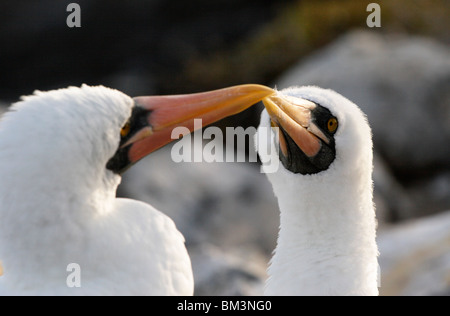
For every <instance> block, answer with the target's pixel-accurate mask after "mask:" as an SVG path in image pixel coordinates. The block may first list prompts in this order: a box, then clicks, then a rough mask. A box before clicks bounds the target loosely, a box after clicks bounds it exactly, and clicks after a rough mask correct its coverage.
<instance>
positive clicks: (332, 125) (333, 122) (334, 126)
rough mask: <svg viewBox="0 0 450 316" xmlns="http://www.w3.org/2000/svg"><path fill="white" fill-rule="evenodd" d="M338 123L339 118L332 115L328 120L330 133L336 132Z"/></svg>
mask: <svg viewBox="0 0 450 316" xmlns="http://www.w3.org/2000/svg"><path fill="white" fill-rule="evenodd" d="M338 125H339V124H338V120H337V119H336V118H335V117H332V118H330V119H329V120H328V123H327V129H328V131H329V132H330V133H334V132H336V130H337V128H338Z"/></svg>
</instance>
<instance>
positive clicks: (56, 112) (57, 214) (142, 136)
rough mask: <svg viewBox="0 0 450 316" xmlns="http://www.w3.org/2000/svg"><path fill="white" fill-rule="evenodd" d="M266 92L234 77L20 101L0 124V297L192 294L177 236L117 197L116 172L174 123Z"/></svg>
mask: <svg viewBox="0 0 450 316" xmlns="http://www.w3.org/2000/svg"><path fill="white" fill-rule="evenodd" d="M271 93H272V91H271V90H270V89H268V88H264V87H260V86H253V85H245V86H237V87H232V88H227V89H222V90H218V91H212V92H207V93H202V94H194V95H182V96H155V97H138V98H135V99H132V98H130V97H128V96H127V95H125V94H123V93H121V92H119V91H117V90H112V89H109V88H105V87H101V86H99V87H89V86H86V85H83V86H82V87H81V88H76V87H71V88H67V89H61V90H55V91H50V92H39V91H37V92H35V93H34V95H32V96H28V97H23V98H22V101H20V102H17V103H16V104H14V105H13V106H12V107H11V108H10V110H9V111H8V112H7V113H6V114H4V115H3V117H2V118H1V121H0V259H1V262H2V266H0V275H1V274H2V273H3V275H2V276H0V294H3V295H134V294H137V295H192V294H193V288H194V285H193V276H192V268H191V262H190V258H189V256H188V253H187V250H186V247H185V244H184V238H183V236H182V235H181V233H180V232H179V231H178V230H177V229H176V227H175V225H174V223H173V221H172V220H171V219H170V218H168V217H167V216H165V215H163V214H162V213H161V212H159V211H157V210H156V209H154V208H153V207H151V206H150V205H147V204H144V203H142V202H139V201H133V200H128V199H117V198H116V196H115V195H116V189H117V187H118V185H119V183H120V180H121V176H120V174H121V173H122V172H124V171H125V170H126V169H127V168H128V167H130V166H131V165H132V164H134V163H136V162H137V161H138V160H140V159H141V158H143V157H144V156H146V155H147V154H149V153H151V152H152V151H154V150H156V149H157V148H159V147H161V146H163V145H165V144H166V143H168V142H170V141H171V140H172V139H171V131H172V129H173V128H174V127H176V126H186V127H188V128H190V129H191V130H192V129H193V126H194V124H193V119H194V118H201V119H203V124H204V125H207V124H209V123H211V122H214V121H216V120H218V119H220V118H223V117H225V116H227V115H231V114H234V113H237V112H239V111H241V110H243V109H245V108H247V107H249V106H250V105H252V104H254V103H256V102H258V101H259V100H261V99H262V98H263V97H265V96H267V95H268V94H271ZM177 137H178V135H177ZM149 181H151V179H149ZM71 264H76V265H75V266H74V265H71ZM72 267H78V269H76V268H73V269H72ZM68 268H69V269H68Z"/></svg>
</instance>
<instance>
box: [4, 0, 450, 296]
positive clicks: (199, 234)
mask: <svg viewBox="0 0 450 316" xmlns="http://www.w3.org/2000/svg"><path fill="white" fill-rule="evenodd" d="M71 2H75V3H78V4H79V5H80V7H81V28H69V27H67V25H66V18H67V16H68V15H69V14H70V12H66V8H67V5H68V4H69V3H71ZM370 2H375V1H362V0H359V1H355V0H339V1H331V0H328V1H327V0H284V1H275V0H266V1H258V0H215V1H210V0H191V1H185V0H127V1H118V0H103V1H101V0H89V1H87V0H78V1H75V0H74V1H63V0H58V1H56V0H39V1H35V0H28V1H27V0H17V1H2V2H1V3H0V105H1V106H2V107H3V109H6V107H7V106H8V105H9V104H11V102H15V101H17V100H18V99H19V98H20V96H21V95H27V94H31V93H33V91H34V90H35V89H39V90H49V89H56V88H62V87H67V86H69V85H75V86H79V85H81V84H83V83H86V84H89V85H98V84H102V85H105V86H109V87H112V88H116V89H119V90H121V91H123V92H125V93H127V94H128V95H130V96H137V95H150V94H178V93H192V92H198V91H206V90H211V89H217V88H223V87H226V86H230V85H236V84H242V83H260V84H266V85H269V86H277V87H278V88H280V89H281V88H285V87H288V86H291V85H305V84H314V85H319V86H321V87H324V88H332V89H334V90H336V91H338V92H340V93H341V94H343V95H344V96H346V97H348V98H349V99H351V100H352V101H354V102H355V103H356V104H358V105H359V106H360V107H361V108H362V109H363V110H364V112H365V113H366V114H367V115H368V117H369V121H370V124H371V126H372V129H373V135H374V143H375V171H374V182H375V202H376V205H377V216H378V219H379V234H378V235H379V237H378V243H379V247H380V252H381V255H380V265H381V272H382V280H381V289H380V291H381V294H382V295H450V48H449V43H450V32H449V29H450V20H449V19H448V17H449V15H450V2H449V1H448V0H414V1H411V0H396V1H376V3H378V4H379V5H380V6H381V27H380V28H369V27H368V26H367V24H366V19H367V17H368V15H369V14H370V12H367V11H366V8H367V5H368V4H369V3H370ZM261 109H262V108H261V105H258V106H255V107H253V108H251V109H249V110H247V111H245V112H244V113H242V114H240V115H237V116H234V117H232V118H229V119H226V120H223V121H222V122H219V123H218V126H219V127H222V128H224V127H225V126H243V127H249V126H257V124H258V123H259V114H260V112H261ZM250 143H251V142H249V144H247V145H248V147H247V148H239V150H244V151H245V152H249V150H251V149H250V148H251V146H252V145H251V144H250ZM170 147H171V146H170V145H169V146H167V147H166V148H164V149H162V150H160V151H158V152H156V153H155V154H153V155H151V157H148V158H146V159H145V160H143V161H141V162H140V163H139V164H138V165H136V166H135V167H134V168H132V169H131V170H130V171H129V173H128V174H126V176H125V178H124V180H123V183H122V185H121V187H120V188H119V195H121V196H127V197H132V198H136V199H140V200H143V201H146V202H148V203H150V204H152V205H154V206H155V207H157V208H158V209H159V210H161V211H163V212H165V213H167V214H168V215H169V216H170V217H172V218H173V219H174V220H175V222H176V224H177V226H178V228H179V229H180V230H181V231H182V233H183V234H184V236H185V238H186V243H187V246H188V250H189V252H190V255H191V258H192V262H193V268H194V274H195V279H196V294H197V295H259V294H261V293H262V289H263V286H264V280H265V278H266V272H265V270H266V267H267V264H268V261H269V259H270V256H271V252H272V250H273V249H274V247H275V245H276V237H277V231H278V216H279V214H278V206H277V202H276V199H275V197H274V195H273V193H272V189H271V186H270V183H269V182H268V181H267V179H266V178H265V176H264V175H262V174H261V173H260V171H259V165H258V163H213V164H207V163H180V164H176V163H174V162H172V160H171V158H170Z"/></svg>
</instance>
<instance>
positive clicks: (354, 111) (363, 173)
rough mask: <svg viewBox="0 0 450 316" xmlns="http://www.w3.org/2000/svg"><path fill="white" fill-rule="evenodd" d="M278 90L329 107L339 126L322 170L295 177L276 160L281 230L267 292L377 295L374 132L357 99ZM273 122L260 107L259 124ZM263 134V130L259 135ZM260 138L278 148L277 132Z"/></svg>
mask: <svg viewBox="0 0 450 316" xmlns="http://www.w3.org/2000/svg"><path fill="white" fill-rule="evenodd" d="M279 93H280V94H281V95H286V96H294V97H297V98H302V99H306V100H309V101H312V102H314V103H316V104H320V105H321V106H323V107H326V108H328V109H329V110H330V111H331V113H332V114H333V115H334V116H336V117H337V119H338V120H339V122H340V124H339V129H338V130H337V132H336V134H335V135H334V139H335V142H336V158H335V161H334V162H333V163H332V164H331V165H330V166H329V168H328V169H327V170H325V171H322V172H319V173H317V174H310V175H302V174H294V173H292V172H290V171H289V170H286V168H284V167H283V165H281V164H280V168H279V169H278V170H277V171H276V172H274V173H268V174H267V176H268V178H269V180H270V182H271V183H272V185H273V189H274V192H275V195H276V196H277V198H278V203H279V208H280V232H279V237H278V243H277V247H276V250H275V251H274V256H273V258H272V260H271V263H270V267H269V269H268V274H269V279H268V282H267V285H266V294H267V295H377V294H378V288H377V272H378V263H377V255H378V250H377V245H376V241H375V235H376V219H375V211H374V205H373V201H372V196H373V193H372V192H373V183H372V137H371V130H370V127H369V125H368V122H367V119H366V117H365V115H364V114H363V113H362V112H361V111H360V109H359V108H358V107H357V106H356V105H355V104H353V103H352V102H350V101H349V100H347V99H346V98H344V97H342V96H341V95H339V94H337V93H335V92H333V91H331V90H323V89H320V88H317V87H302V88H291V89H287V90H283V91H281V92H279ZM270 126H271V125H270V117H269V115H268V114H267V112H266V111H264V112H263V115H262V118H261V125H260V127H259V128H260V129H261V128H270ZM261 135H267V133H264V132H259V133H258V136H257V137H262V136H261ZM260 141H261V140H260ZM264 141H266V142H272V145H273V146H277V144H276V141H275V134H274V133H272V135H271V138H270V139H265V140H264ZM272 154H273V155H278V154H277V153H272Z"/></svg>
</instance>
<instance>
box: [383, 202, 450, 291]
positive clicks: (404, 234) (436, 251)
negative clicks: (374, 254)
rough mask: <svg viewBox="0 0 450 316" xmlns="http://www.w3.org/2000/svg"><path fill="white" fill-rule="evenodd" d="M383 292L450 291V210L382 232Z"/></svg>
mask: <svg viewBox="0 0 450 316" xmlns="http://www.w3.org/2000/svg"><path fill="white" fill-rule="evenodd" d="M378 246H379V250H380V254H381V255H380V266H381V276H382V279H381V289H380V293H381V295H402V296H403V295H441V294H446V293H449V291H450V211H448V212H444V213H442V214H440V215H435V216H432V217H428V218H424V219H419V220H414V221H411V222H408V223H404V224H401V225H396V226H393V227H391V228H387V229H386V230H383V231H380V233H379V237H378Z"/></svg>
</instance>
